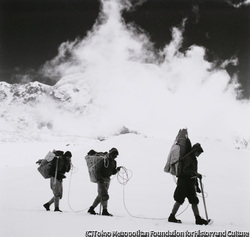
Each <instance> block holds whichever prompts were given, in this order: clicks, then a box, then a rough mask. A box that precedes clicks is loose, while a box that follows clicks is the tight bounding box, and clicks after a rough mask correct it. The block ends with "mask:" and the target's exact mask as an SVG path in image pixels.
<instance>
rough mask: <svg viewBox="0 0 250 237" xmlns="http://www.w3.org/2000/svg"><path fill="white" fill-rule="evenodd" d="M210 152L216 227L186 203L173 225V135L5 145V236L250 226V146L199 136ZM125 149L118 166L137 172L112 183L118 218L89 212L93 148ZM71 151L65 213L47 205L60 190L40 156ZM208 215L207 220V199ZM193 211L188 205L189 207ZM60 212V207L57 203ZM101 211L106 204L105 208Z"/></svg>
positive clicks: (0, 229)
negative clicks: (43, 170) (203, 222)
mask: <svg viewBox="0 0 250 237" xmlns="http://www.w3.org/2000/svg"><path fill="white" fill-rule="evenodd" d="M191 140H192V142H193V143H194V142H200V143H201V144H202V146H203V148H204V151H205V152H204V153H203V154H202V155H201V156H200V157H199V166H200V168H199V171H200V172H201V173H202V174H203V175H204V176H205V177H204V178H203V183H204V189H205V192H206V193H207V197H206V204H207V209H208V215H209V217H210V218H212V219H214V223H213V225H209V226H196V225H195V224H194V218H193V214H192V210H191V207H190V206H188V203H187V201H186V202H185V203H184V204H183V207H182V208H181V209H180V211H179V213H181V212H182V211H184V212H183V213H182V214H180V216H178V218H180V219H181V220H182V221H183V224H173V223H168V221H167V217H168V215H169V213H170V211H171V208H172V205H173V203H174V201H173V197H172V195H173V192H174V188H175V182H174V180H173V178H172V177H171V176H170V175H169V174H166V173H164V172H163V167H164V165H165V162H166V159H167V154H168V150H169V148H170V146H171V144H172V141H171V140H167V139H156V138H146V137H144V136H141V135H136V134H125V135H119V136H113V137H109V138H108V139H106V140H104V141H99V140H94V139H84V140H83V139H81V140H78V141H77V142H70V143H68V144H65V143H56V142H51V143H1V144H0V149H1V154H2V155H1V168H0V169H1V170H0V180H1V181H0V188H1V203H0V209H1V210H0V211H1V212H0V213H1V214H0V233H1V236H20V237H22V236H24V237H28V236H37V237H39V236H43V237H44V236H69V235H71V236H74V237H77V236H85V234H86V233H87V231H108V232H109V231H118V232H120V231H125V232H128V231H138V230H140V231H155V232H158V231H175V230H176V231H178V233H179V234H181V233H187V232H190V233H195V231H198V230H200V231H209V232H214V231H217V232H222V231H223V232H224V231H227V232H228V231H234V232H235V231H238V232H239V231H247V232H249V231H250V229H249V226H250V205H249V198H250V189H249V188H250V187H249V178H250V177H249V176H250V175H249V172H248V167H249V165H250V161H249V150H245V149H235V148H233V147H232V146H231V145H229V144H226V143H223V142H221V141H215V140H210V139H203V140H202V139H199V140H197V138H193V139H192V138H191ZM112 147H116V148H118V150H119V152H120V155H119V156H118V158H117V162H118V165H122V166H124V167H126V168H127V169H129V170H131V171H132V177H131V179H130V180H129V181H128V183H127V184H126V185H125V186H123V185H121V184H120V183H119V182H118V179H117V177H115V176H114V178H113V179H112V182H111V186H110V201H109V211H110V212H111V213H112V214H113V215H114V216H113V217H103V216H91V215H89V214H87V209H88V208H89V206H90V205H91V204H92V202H93V200H94V198H95V196H96V193H97V190H96V184H94V183H91V182H90V180H89V176H88V171H87V167H86V162H85V159H84V156H85V154H86V153H87V152H88V151H89V150H90V149H92V148H93V149H95V150H98V151H107V150H109V149H110V148H112ZM54 148H55V149H63V150H70V151H72V153H73V159H72V162H73V164H74V167H75V168H74V170H73V172H72V173H68V174H67V178H66V179H65V180H64V197H63V199H62V200H61V203H60V207H61V209H62V210H63V211H64V212H63V213H54V212H53V211H50V212H47V211H45V209H44V208H43V206H42V205H43V204H44V203H45V202H46V201H48V200H49V199H50V198H51V196H52V192H51V190H50V188H49V180H45V179H43V177H42V176H41V175H40V174H39V173H38V171H37V165H36V164H35V162H36V160H38V159H40V158H43V157H44V156H45V155H46V153H47V152H48V150H52V149H54ZM199 199H200V204H199V207H200V212H201V215H202V216H203V217H205V212H204V208H203V203H202V198H201V197H200V198H199ZM185 208H187V209H186V210H185ZM52 210H53V208H52ZM96 211H98V207H97V210H96Z"/></svg>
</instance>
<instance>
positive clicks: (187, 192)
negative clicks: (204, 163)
mask: <svg viewBox="0 0 250 237" xmlns="http://www.w3.org/2000/svg"><path fill="white" fill-rule="evenodd" d="M202 152H203V149H202V147H201V145H200V144H199V143H196V144H195V145H193V147H192V149H191V152H190V154H189V155H188V156H187V157H185V158H184V159H183V160H180V161H179V175H178V180H177V187H176V189H175V192H174V200H175V201H176V202H175V204H174V206H173V209H172V213H171V214H170V216H169V218H168V221H169V222H175V223H181V221H180V220H177V219H176V218H175V215H176V213H177V211H178V209H179V207H180V205H182V204H183V203H184V200H185V198H187V199H188V201H189V203H190V204H191V205H192V210H193V213H194V216H195V223H196V224H197V225H207V224H208V221H206V220H204V219H202V218H201V217H200V214H199V209H198V203H199V199H198V197H197V195H196V192H201V191H200V189H199V186H198V180H197V178H199V179H201V178H202V175H201V174H199V173H198V172H197V170H198V161H197V157H198V156H199V155H200V154H201V153H202Z"/></svg>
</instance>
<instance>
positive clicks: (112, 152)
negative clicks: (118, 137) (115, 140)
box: [109, 147, 119, 156]
mask: <svg viewBox="0 0 250 237" xmlns="http://www.w3.org/2000/svg"><path fill="white" fill-rule="evenodd" d="M109 154H110V155H111V154H112V156H118V155H119V152H118V150H117V149H116V148H114V147H113V148H112V149H110V150H109Z"/></svg>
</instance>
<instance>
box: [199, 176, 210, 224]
mask: <svg viewBox="0 0 250 237" xmlns="http://www.w3.org/2000/svg"><path fill="white" fill-rule="evenodd" d="M199 180H200V186H201V194H202V199H203V204H204V209H205V214H206V218H207V221H209V220H208V215H207V207H206V202H205V196H204V190H203V185H202V182H201V179H199Z"/></svg>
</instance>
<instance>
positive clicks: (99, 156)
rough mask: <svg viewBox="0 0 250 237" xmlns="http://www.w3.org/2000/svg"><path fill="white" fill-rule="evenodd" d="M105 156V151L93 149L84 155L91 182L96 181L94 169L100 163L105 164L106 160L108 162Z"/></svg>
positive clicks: (96, 168) (106, 155) (97, 167)
mask: <svg viewBox="0 0 250 237" xmlns="http://www.w3.org/2000/svg"><path fill="white" fill-rule="evenodd" d="M107 158H108V153H107V152H96V151H94V150H90V151H89V152H88V154H87V155H86V156H85V160H86V162H87V166H88V171H89V177H90V181H91V182H93V183H97V176H96V171H97V170H98V169H99V168H100V166H101V165H102V163H104V165H105V164H106V162H108V160H107Z"/></svg>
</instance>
